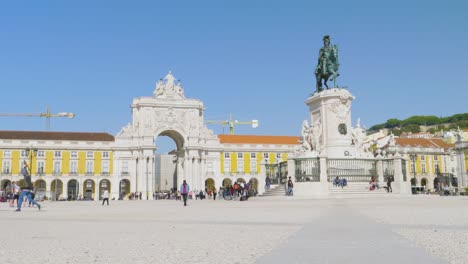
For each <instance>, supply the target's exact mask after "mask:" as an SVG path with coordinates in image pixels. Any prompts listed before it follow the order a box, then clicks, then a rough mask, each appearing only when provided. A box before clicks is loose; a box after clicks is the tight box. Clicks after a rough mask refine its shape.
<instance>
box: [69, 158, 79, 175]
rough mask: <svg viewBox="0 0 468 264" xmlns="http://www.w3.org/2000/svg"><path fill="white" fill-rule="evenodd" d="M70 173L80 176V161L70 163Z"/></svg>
mask: <svg viewBox="0 0 468 264" xmlns="http://www.w3.org/2000/svg"><path fill="white" fill-rule="evenodd" d="M70 173H71V174H78V161H76V160H72V161H70Z"/></svg>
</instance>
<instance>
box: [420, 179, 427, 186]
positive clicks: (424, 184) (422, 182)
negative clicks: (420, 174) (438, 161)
mask: <svg viewBox="0 0 468 264" xmlns="http://www.w3.org/2000/svg"><path fill="white" fill-rule="evenodd" d="M421 186H424V187H426V186H427V179H426V178H422V179H421Z"/></svg>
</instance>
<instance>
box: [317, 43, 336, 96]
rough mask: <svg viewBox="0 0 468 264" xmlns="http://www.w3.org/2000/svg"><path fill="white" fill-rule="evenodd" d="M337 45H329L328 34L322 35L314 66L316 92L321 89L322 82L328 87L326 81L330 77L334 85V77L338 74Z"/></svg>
mask: <svg viewBox="0 0 468 264" xmlns="http://www.w3.org/2000/svg"><path fill="white" fill-rule="evenodd" d="M339 66H340V64H339V63H338V47H337V46H336V45H333V46H330V36H328V35H326V36H324V37H323V47H322V48H321V49H320V51H319V57H318V63H317V67H316V68H315V78H316V80H317V92H321V91H323V85H322V80H323V84H324V85H325V87H327V89H328V85H327V81H328V79H329V78H330V77H332V78H331V80H333V83H334V86H335V87H336V78H337V77H338V76H339V75H340V74H339V73H338V68H339Z"/></svg>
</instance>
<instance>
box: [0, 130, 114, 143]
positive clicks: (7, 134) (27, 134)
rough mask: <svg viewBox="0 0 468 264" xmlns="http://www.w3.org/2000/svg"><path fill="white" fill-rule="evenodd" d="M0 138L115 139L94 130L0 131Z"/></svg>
mask: <svg viewBox="0 0 468 264" xmlns="http://www.w3.org/2000/svg"><path fill="white" fill-rule="evenodd" d="M0 139H15V140H70V141H115V139H114V136H112V135H111V134H108V133H99V132H98V133H94V132H42V131H5V130H4V131H1V130H0Z"/></svg>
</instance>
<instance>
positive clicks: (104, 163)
mask: <svg viewBox="0 0 468 264" xmlns="http://www.w3.org/2000/svg"><path fill="white" fill-rule="evenodd" d="M102 172H103V173H107V174H108V173H109V161H108V160H103V161H102Z"/></svg>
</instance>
